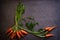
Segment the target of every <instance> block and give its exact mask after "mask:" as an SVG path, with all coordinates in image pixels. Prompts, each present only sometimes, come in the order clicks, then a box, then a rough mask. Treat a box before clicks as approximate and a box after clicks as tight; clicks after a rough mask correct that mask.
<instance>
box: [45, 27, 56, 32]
mask: <svg viewBox="0 0 60 40" xmlns="http://www.w3.org/2000/svg"><path fill="white" fill-rule="evenodd" d="M55 27H56V26H53V27H46V28H45V30H47V31H51V30H53V29H54V28H55Z"/></svg>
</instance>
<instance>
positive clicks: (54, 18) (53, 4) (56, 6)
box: [0, 0, 60, 40]
mask: <svg viewBox="0 0 60 40" xmlns="http://www.w3.org/2000/svg"><path fill="white" fill-rule="evenodd" d="M18 2H19V1H18V0H1V1H0V34H1V37H0V40H11V39H9V38H8V37H6V35H5V31H6V30H7V29H8V28H9V27H10V26H12V25H13V24H14V15H15V10H16V6H17V4H18ZM23 3H24V5H25V9H26V10H25V14H24V15H23V17H27V16H32V17H34V18H35V20H36V21H37V22H39V24H40V25H39V26H36V27H35V30H37V29H38V28H41V27H42V28H43V27H45V26H52V25H56V26H58V27H57V28H56V29H55V30H53V31H52V32H51V33H53V34H55V36H54V37H51V38H49V39H48V40H60V25H59V24H60V1H59V0H24V1H23ZM15 40H18V39H15ZM21 40H40V38H38V37H35V36H33V35H31V34H28V35H27V36H26V37H24V38H22V39H21Z"/></svg>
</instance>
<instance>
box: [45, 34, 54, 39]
mask: <svg viewBox="0 0 60 40" xmlns="http://www.w3.org/2000/svg"><path fill="white" fill-rule="evenodd" d="M52 36H54V34H46V35H45V37H47V38H48V37H52Z"/></svg>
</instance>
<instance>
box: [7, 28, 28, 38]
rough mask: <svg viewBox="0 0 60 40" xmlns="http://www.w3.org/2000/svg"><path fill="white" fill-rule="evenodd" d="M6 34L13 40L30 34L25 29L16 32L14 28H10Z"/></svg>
mask: <svg viewBox="0 0 60 40" xmlns="http://www.w3.org/2000/svg"><path fill="white" fill-rule="evenodd" d="M6 34H8V36H9V37H10V38H11V39H14V38H16V37H18V38H19V39H20V38H21V37H24V35H27V34H28V32H26V31H25V30H23V29H20V30H14V29H13V28H9V29H8V30H7V32H6Z"/></svg>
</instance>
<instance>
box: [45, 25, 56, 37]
mask: <svg viewBox="0 0 60 40" xmlns="http://www.w3.org/2000/svg"><path fill="white" fill-rule="evenodd" d="M55 28H56V26H52V27H45V28H44V30H46V31H47V32H48V33H47V34H46V35H45V37H47V38H48V37H52V36H54V34H49V32H50V31H52V30H53V29H55Z"/></svg>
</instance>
